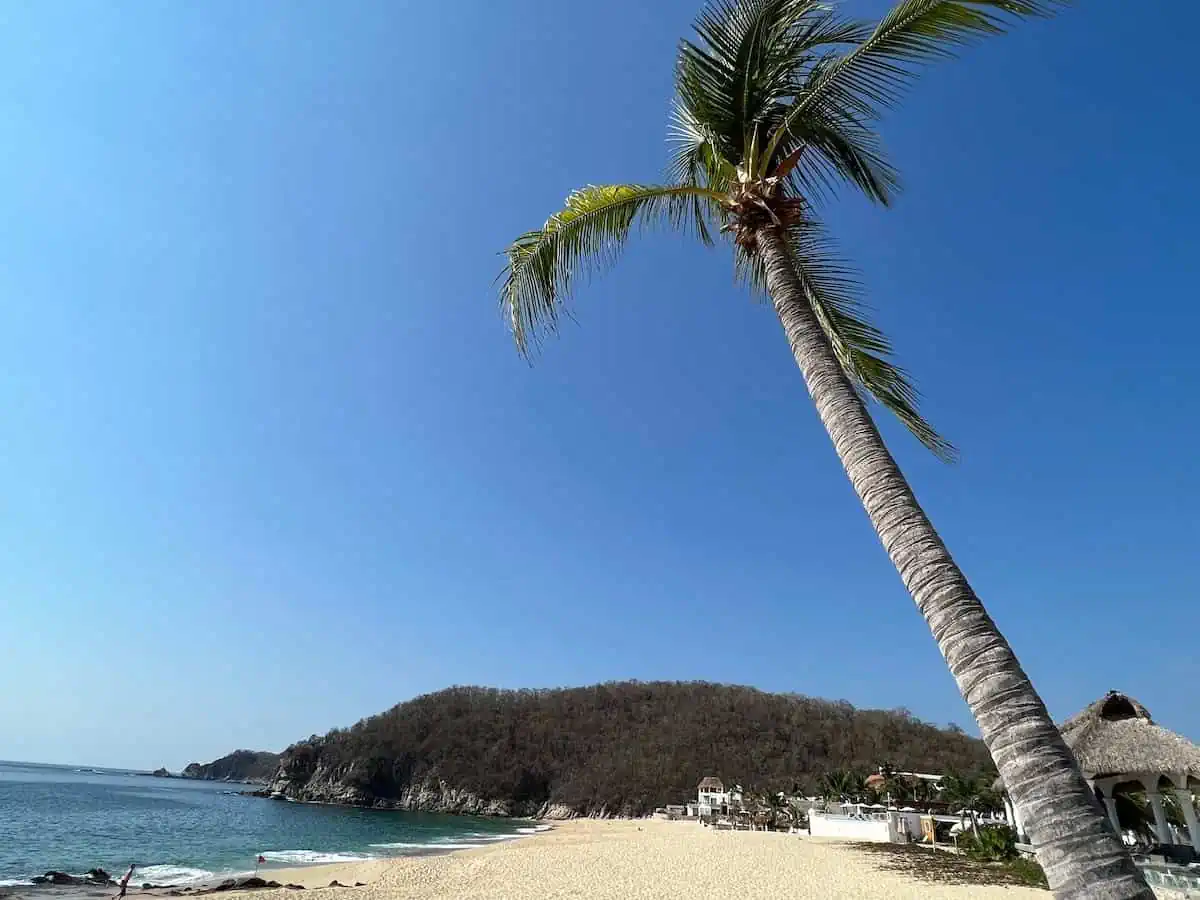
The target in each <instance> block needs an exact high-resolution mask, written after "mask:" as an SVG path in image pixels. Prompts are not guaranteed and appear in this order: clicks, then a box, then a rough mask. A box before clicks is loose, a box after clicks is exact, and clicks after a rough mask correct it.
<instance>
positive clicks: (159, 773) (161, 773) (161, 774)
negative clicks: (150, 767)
mask: <svg viewBox="0 0 1200 900" xmlns="http://www.w3.org/2000/svg"><path fill="white" fill-rule="evenodd" d="M150 774H151V775H153V776H154V777H155V778H174V777H175V776H174V775H172V774H171V773H170V772H168V771H167V770H166V769H155V770H154V771H153V772H151V773H150Z"/></svg>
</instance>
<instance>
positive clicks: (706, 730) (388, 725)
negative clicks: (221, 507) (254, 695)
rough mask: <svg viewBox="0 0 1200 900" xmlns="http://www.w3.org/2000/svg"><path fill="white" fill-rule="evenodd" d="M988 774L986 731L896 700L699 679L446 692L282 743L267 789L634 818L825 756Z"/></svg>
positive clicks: (777, 777) (792, 785)
mask: <svg viewBox="0 0 1200 900" xmlns="http://www.w3.org/2000/svg"><path fill="white" fill-rule="evenodd" d="M885 762H886V763H889V764H891V765H895V766H896V767H897V768H904V769H907V770H910V771H924V772H930V771H959V772H965V773H975V772H986V771H988V770H989V769H990V768H991V760H990V758H989V756H988V753H987V749H986V748H985V747H984V746H983V743H982V742H981V741H979V740H977V739H975V738H971V737H968V736H967V735H965V734H963V733H961V731H956V730H953V729H940V728H938V727H936V726H934V725H931V724H928V723H926V722H921V721H920V720H918V719H915V718H914V717H913V716H912V715H911V714H909V713H908V712H907V711H905V710H892V711H885V710H857V709H855V708H854V707H853V706H851V705H850V704H849V703H845V702H838V703H833V702H829V701H826V700H817V699H813V698H810V697H803V696H800V695H796V694H768V693H765V692H763V691H758V690H755V689H753V688H747V687H737V686H730V685H718V684H708V683H704V682H690V683H680V682H657V683H639V682H623V683H612V684H603V685H596V686H593V687H586V688H568V689H558V690H538V691H501V690H495V689H491V688H451V689H449V690H445V691H440V692H438V693H436V694H428V695H425V696H422V697H417V698H416V699H414V700H410V701H408V702H406V703H402V704H400V705H399V706H396V707H394V708H393V709H391V710H389V711H388V712H385V713H382V714H381V715H377V716H372V717H370V718H368V719H364V720H363V721H361V722H359V723H358V724H357V725H355V726H354V727H353V728H349V729H335V730H334V731H331V732H330V733H329V734H327V735H326V736H324V737H315V736H314V737H312V738H309V739H308V740H307V741H302V742H300V743H298V744H294V745H292V746H291V747H289V748H288V749H287V750H286V751H285V752H284V754H283V755H282V757H281V758H280V763H279V768H278V770H277V771H276V772H275V775H274V777H273V778H272V779H271V781H270V782H269V784H268V785H267V790H268V792H269V793H270V794H272V795H273V796H281V797H283V798H285V799H289V800H298V801H311V802H319V803H337V804H347V805H353V806H368V807H376V808H397V809H410V810H423V811H430V812H445V813H467V814H473V815H492V816H520V817H529V818H549V819H562V818H571V817H574V816H594V817H606V816H637V815H646V814H648V813H650V812H651V811H652V810H653V809H654V808H655V807H658V806H664V805H666V804H667V803H677V802H679V801H681V800H682V799H684V798H687V797H693V796H695V792H696V785H697V783H699V781H700V779H701V778H703V777H704V776H706V775H711V774H714V773H715V774H719V775H720V776H721V777H722V778H726V779H729V780H734V781H739V782H742V783H748V784H753V785H756V786H758V787H759V788H760V789H769V790H784V791H806V792H808V791H812V790H814V789H815V788H816V785H817V782H818V780H819V778H820V777H821V776H822V775H823V774H824V773H826V772H828V771H829V770H831V769H834V768H856V769H859V770H867V771H869V770H871V769H873V768H874V767H875V766H878V765H881V764H883V763H885Z"/></svg>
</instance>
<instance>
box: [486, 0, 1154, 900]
mask: <svg viewBox="0 0 1200 900" xmlns="http://www.w3.org/2000/svg"><path fill="white" fill-rule="evenodd" d="M1058 5H1059V0H900V2H899V3H898V5H897V6H895V8H893V9H892V10H891V11H890V12H889V13H887V15H885V16H884V17H883V19H881V20H880V21H879V22H878V23H877V24H875V25H873V26H872V25H864V24H862V23H860V22H857V21H852V20H850V19H847V18H845V17H843V16H842V15H840V14H839V13H838V12H837V11H836V9H835V8H833V7H832V6H831V5H830V4H829V3H828V2H825V0H713V2H710V3H709V5H708V6H706V7H705V8H704V9H703V11H702V12H701V13H700V15H699V17H698V18H697V20H696V22H695V31H696V38H695V39H694V40H685V41H683V42H682V43H681V44H680V48H679V53H678V58H677V62H676V67H675V87H676V97H675V111H674V122H673V125H672V134H673V138H674V140H675V145H676V149H675V152H674V155H673V158H672V160H671V165H670V174H671V183H670V184H665V185H647V184H609V185H591V186H588V187H584V188H581V189H579V190H577V191H575V192H574V193H572V194H571V195H570V196H569V197H568V198H567V201H566V206H565V208H563V209H562V210H560V211H559V212H557V213H555V214H554V215H552V216H551V217H550V218H549V219H547V220H546V222H545V224H544V225H543V226H542V227H541V228H538V229H535V230H533V231H530V232H527V233H525V234H523V235H521V236H520V237H518V238H517V239H516V240H515V241H514V242H513V243H512V245H511V246H510V247H509V248H508V250H507V252H506V255H507V261H508V263H507V267H506V270H505V272H504V273H503V276H502V285H501V293H502V300H503V303H504V305H505V308H506V312H507V314H508V316H509V319H510V321H511V325H512V330H513V335H514V338H515V340H516V343H517V346H518V348H519V349H520V350H521V351H523V352H529V350H530V349H531V347H532V346H533V345H534V344H536V342H537V341H538V339H539V336H540V335H541V334H543V333H545V332H548V331H551V332H552V331H553V330H554V329H555V328H556V325H557V322H558V320H559V317H560V315H561V314H562V308H563V303H564V301H565V300H566V299H567V297H568V296H569V294H570V293H571V290H572V288H573V287H574V285H575V283H576V280H577V278H578V277H579V276H581V275H584V274H586V273H587V272H588V271H589V270H592V271H595V270H597V269H599V268H603V267H604V266H606V265H607V264H609V263H611V262H612V261H613V260H614V258H615V257H616V255H617V254H618V252H619V251H620V250H621V248H622V247H623V246H624V244H625V242H626V240H627V239H628V238H629V236H630V234H631V233H632V232H633V230H634V225H635V224H638V223H642V224H666V225H668V226H671V227H674V228H690V229H691V230H692V231H693V232H694V233H695V235H696V236H697V237H698V238H699V240H701V241H702V242H704V243H706V244H710V243H713V242H714V239H715V238H717V237H725V236H728V237H729V238H731V239H732V241H733V249H734V256H735V263H736V268H737V271H738V272H739V273H741V275H743V276H744V277H745V278H746V279H747V280H748V281H749V282H750V283H751V284H752V285H753V286H754V287H756V288H758V289H760V290H763V291H765V292H766V293H767V294H768V295H769V296H770V298H771V301H772V303H773V306H774V310H775V312H776V314H777V315H778V317H779V321H780V324H781V325H782V326H783V330H784V334H785V336H786V337H787V341H788V345H789V347H790V348H791V351H792V355H793V356H794V357H795V360H796V363H797V365H798V366H799V368H800V371H801V374H802V375H803V377H804V381H805V383H806V385H807V388H808V391H809V393H810V395H811V396H812V399H813V401H814V403H815V405H816V408H817V413H818V415H819V416H820V418H821V421H822V422H823V423H824V425H825V427H826V430H827V431H828V432H829V435H830V437H831V438H832V440H833V444H834V447H835V449H836V451H837V454H838V456H839V458H840V460H841V462H842V465H843V467H844V468H845V470H846V473H847V475H848V476H849V478H850V481H851V484H852V485H853V487H854V489H855V491H856V492H857V494H858V496H859V498H860V500H861V501H862V503H863V506H864V507H865V509H866V512H867V515H868V516H869V518H870V520H871V523H872V525H873V526H874V527H875V530H876V532H877V533H878V535H879V538H880V540H881V541H882V542H883V545H884V548H885V549H886V551H887V553H888V555H889V557H890V558H891V560H892V562H893V564H894V565H895V566H896V568H897V570H898V571H899V573H900V576H901V578H902V579H903V581H904V584H905V586H906V587H907V588H908V590H909V592H910V593H911V594H912V596H913V599H914V600H915V601H916V604H917V606H918V608H919V609H920V611H921V613H922V614H923V615H924V617H925V619H926V621H927V622H928V624H929V627H930V629H931V630H932V632H933V635H934V637H935V639H936V640H937V643H938V646H939V648H940V650H941V651H942V654H943V655H944V656H945V658H946V660H947V663H948V665H949V667H950V671H951V673H952V674H953V675H954V678H955V680H956V682H957V684H958V687H959V690H960V691H961V693H962V695H963V697H964V698H965V699H966V701H967V703H968V705H969V706H970V708H971V711H972V713H973V714H974V716H975V719H976V721H977V722H978V724H979V729H980V732H981V734H982V736H983V739H984V741H985V742H986V743H987V746H988V748H989V750H990V752H991V754H992V757H993V759H994V760H995V762H996V765H997V767H998V769H999V771H1000V773H1001V775H1002V776H1003V778H1004V782H1005V784H1006V786H1007V787H1008V791H1009V794H1010V796H1011V797H1012V799H1013V803H1014V804H1015V805H1016V807H1017V808H1018V809H1019V810H1020V811H1021V812H1022V814H1023V817H1024V820H1025V821H1026V822H1028V823H1029V832H1030V835H1031V837H1032V839H1033V841H1034V843H1035V845H1036V847H1037V853H1038V859H1039V861H1040V862H1041V863H1042V866H1043V867H1044V869H1045V870H1046V875H1047V878H1048V880H1049V883H1050V885H1051V887H1052V888H1053V889H1054V890H1055V891H1056V892H1057V893H1058V894H1059V896H1062V897H1082V896H1085V895H1086V896H1087V897H1089V898H1093V897H1149V896H1151V895H1150V892H1149V889H1148V888H1147V887H1146V885H1145V882H1144V880H1143V879H1142V877H1141V875H1140V874H1139V872H1138V870H1137V869H1136V868H1135V867H1134V865H1133V862H1132V860H1131V859H1130V857H1129V855H1128V853H1127V852H1126V851H1125V848H1124V846H1123V845H1122V844H1121V842H1120V841H1119V840H1118V839H1117V837H1116V835H1115V834H1114V833H1113V832H1112V830H1111V828H1110V826H1109V823H1108V822H1107V820H1106V817H1105V815H1104V813H1103V812H1102V811H1101V810H1100V808H1099V805H1098V804H1097V802H1096V800H1095V797H1094V796H1093V795H1092V793H1091V791H1090V790H1089V789H1088V787H1087V785H1086V783H1085V782H1084V780H1083V777H1082V775H1081V774H1080V771H1079V768H1078V766H1077V765H1076V763H1075V760H1074V758H1073V757H1072V756H1071V753H1070V751H1069V750H1068V749H1067V747H1066V745H1065V744H1064V743H1063V740H1062V736H1061V735H1060V734H1059V732H1058V729H1057V728H1055V726H1054V723H1053V721H1052V720H1051V719H1050V715H1049V713H1048V712H1047V711H1046V707H1045V705H1044V704H1043V702H1042V700H1041V698H1040V697H1039V696H1038V694H1037V692H1036V691H1035V690H1034V687H1033V685H1032V684H1031V682H1030V680H1029V678H1028V676H1027V675H1026V674H1025V672H1024V671H1023V669H1022V668H1021V666H1020V664H1019V663H1018V661H1017V659H1016V656H1015V655H1014V653H1013V651H1012V649H1011V647H1010V646H1009V644H1008V642H1007V641H1006V640H1005V638H1004V636H1003V635H1002V634H1001V633H1000V631H999V629H998V628H997V627H996V625H995V623H994V622H993V621H992V619H991V618H990V616H989V615H988V613H987V611H986V610H985V609H984V607H983V604H982V602H981V601H980V600H979V598H978V597H977V596H976V595H975V592H974V591H973V590H972V588H971V586H970V584H969V583H968V582H967V579H966V577H965V576H964V574H963V573H962V571H961V570H960V569H959V568H958V566H957V565H956V564H955V562H954V560H953V558H952V557H951V556H950V553H949V551H948V550H947V549H946V547H945V545H944V544H943V542H942V539H941V538H940V537H939V535H938V533H937V531H936V530H935V529H934V527H933V525H932V523H931V522H930V521H929V519H928V517H927V516H926V515H925V512H924V511H923V510H922V508H921V506H920V505H919V504H918V502H917V500H916V497H915V496H914V494H913V491H912V489H911V487H910V486H909V484H908V482H907V481H906V480H905V478H904V475H903V474H902V473H901V471H900V469H899V467H898V466H897V464H896V461H895V460H894V459H893V457H892V455H891V453H890V452H889V451H888V449H887V447H886V446H885V445H884V442H883V439H882V438H881V437H880V434H879V431H878V429H877V428H876V426H875V423H874V421H873V420H872V418H871V415H870V413H869V412H868V409H867V406H866V402H867V399H868V398H869V397H873V398H874V399H875V400H876V401H878V402H879V403H880V404H882V405H883V406H884V407H886V408H887V409H889V410H890V411H891V412H892V413H894V414H895V415H896V416H898V417H899V419H900V420H901V421H902V422H903V423H904V424H905V425H906V426H907V427H908V428H909V430H910V431H912V433H913V434H914V435H915V436H916V437H917V439H918V440H920V441H921V443H923V444H924V445H925V446H926V447H928V448H929V449H930V450H931V451H932V452H933V453H935V454H936V455H938V456H939V457H942V458H950V457H951V456H952V455H953V452H954V451H953V448H952V447H951V445H950V444H949V443H948V442H947V441H946V440H945V439H944V438H943V437H942V436H941V435H939V434H938V433H937V431H935V430H934V428H933V427H932V426H931V425H930V424H929V423H928V422H926V421H925V419H924V418H923V417H922V416H921V414H920V412H919V411H918V408H917V394H916V391H915V389H914V387H913V385H912V383H911V382H910V381H909V380H908V378H907V376H906V375H905V373H904V372H903V370H901V369H900V368H899V367H897V366H896V364H895V363H894V362H892V360H891V346H890V344H889V342H888V340H887V338H886V337H885V336H884V335H883V334H882V333H881V332H880V331H879V330H878V329H877V328H876V327H875V326H873V325H872V324H871V323H870V322H869V321H868V320H867V319H866V318H865V317H864V314H863V310H862V308H861V306H860V290H859V285H858V283H857V281H856V278H855V275H854V273H853V272H852V271H851V269H850V268H849V267H848V266H847V265H846V264H845V263H844V262H843V261H841V260H840V259H839V258H838V257H837V254H836V253H835V252H834V251H833V249H832V247H831V245H830V241H829V239H828V237H827V235H826V234H825V232H824V230H823V228H822V226H821V223H820V222H819V221H818V219H817V217H816V213H815V207H814V200H815V199H816V198H818V197H820V196H822V195H825V194H828V193H829V191H830V189H831V188H833V187H834V186H835V185H837V184H839V183H848V184H850V185H851V186H853V187H855V188H858V189H859V190H861V191H862V192H863V193H864V194H866V196H867V197H869V198H870V199H872V200H874V201H877V202H879V203H882V204H887V203H889V202H890V201H891V199H892V198H893V196H894V195H895V193H896V190H897V176H896V172H895V170H894V169H893V168H892V167H891V165H890V164H889V163H888V161H887V160H886V158H885V157H884V154H883V150H882V147H881V145H880V141H879V137H878V135H877V133H876V131H875V126H876V123H877V122H878V120H879V119H880V117H881V116H882V114H883V113H884V112H885V111H886V110H887V109H889V108H890V107H892V106H893V105H894V104H895V103H896V102H897V101H898V100H899V99H900V97H901V96H902V94H903V92H904V90H905V88H906V87H907V86H908V84H909V83H910V82H911V81H912V79H913V77H914V76H915V75H916V73H917V72H918V71H919V70H920V68H921V67H922V66H923V65H924V64H926V63H928V62H931V61H934V60H939V59H943V58H945V57H947V56H950V55H952V53H953V51H954V49H955V48H956V47H958V46H960V45H963V44H967V43H970V42H972V41H973V40H976V39H978V38H982V37H986V36H989V35H993V34H998V33H1000V32H1002V31H1003V30H1004V29H1005V27H1006V25H1007V24H1008V23H1009V22H1010V21H1012V20H1016V19H1019V18H1024V17H1030V16H1036V15H1042V14H1049V13H1051V12H1052V11H1053V10H1054V8H1055V7H1056V6H1058ZM972 99H974V98H972Z"/></svg>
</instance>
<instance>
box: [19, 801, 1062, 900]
mask: <svg viewBox="0 0 1200 900" xmlns="http://www.w3.org/2000/svg"><path fill="white" fill-rule="evenodd" d="M542 824H546V825H548V824H549V823H542ZM523 837H530V838H537V840H521V839H512V840H503V841H493V842H491V843H485V844H481V845H479V846H475V847H471V848H457V849H449V848H448V849H447V850H446V851H445V852H436V851H435V852H432V853H428V852H427V853H418V854H414V855H405V856H393V857H386V858H379V859H363V860H353V861H345V862H338V863H330V864H317V865H303V866H280V867H278V868H270V869H261V868H260V871H259V877H260V878H264V879H267V880H274V881H277V882H279V883H280V884H281V885H284V884H288V883H291V884H295V885H301V886H302V887H303V888H304V890H305V891H317V892H319V893H321V894H322V897H326V898H330V900H332V897H333V896H336V894H337V893H338V892H341V891H345V890H347V889H349V894H348V896H347V897H346V898H345V900H528V898H530V897H537V898H539V900H578V898H580V897H587V898H588V900H696V898H697V897H718V896H719V897H725V896H732V895H734V894H737V895H746V896H754V897H783V896H787V897H789V898H791V900H864V898H879V900H967V898H970V900H1048V898H1049V897H1050V895H1049V893H1048V892H1046V891H1044V890H1042V889H1038V888H1031V887H1024V886H1012V885H1002V884H1000V883H998V882H996V881H995V880H994V879H989V878H988V872H987V871H986V870H987V867H986V866H983V865H982V864H973V863H970V862H969V861H965V860H962V859H961V858H960V857H957V856H953V855H950V854H947V855H946V856H947V857H948V858H946V859H942V858H940V857H939V858H938V860H937V861H938V863H939V865H938V866H932V867H930V866H924V865H916V866H914V865H913V863H914V862H916V863H920V862H922V860H924V853H922V851H920V850H914V849H912V848H910V849H909V850H908V851H907V854H901V857H905V856H906V857H907V858H898V857H897V855H896V853H894V852H893V853H878V852H872V850H875V849H878V848H879V847H881V846H882V845H862V844H854V843H850V842H845V841H839V840H834V839H825V838H812V837H809V836H807V835H796V834H786V833H782V832H742V831H730V832H726V831H716V830H714V829H702V828H700V827H699V826H697V825H696V824H695V823H692V822H669V821H664V820H661V819H653V818H650V819H632V820H629V819H626V820H611V819H605V820H597V819H573V820H567V821H563V822H555V823H554V824H553V825H552V826H550V827H549V828H548V829H547V830H543V831H540V832H538V833H535V834H528V835H523ZM887 846H888V847H890V846H891V845H887ZM938 852H940V851H934V850H928V851H925V853H929V854H933V853H938ZM914 856H916V857H921V859H920V860H917V859H914V858H912V857H914ZM933 859H934V858H933V857H932V856H930V857H929V859H928V860H924V861H926V862H931V861H933ZM952 860H953V862H952ZM938 868H940V869H943V870H946V871H945V873H944V875H943V877H938V873H933V874H932V875H930V874H929V873H928V870H929V869H938ZM922 870H925V871H922ZM950 870H953V871H950ZM334 881H336V882H337V883H338V884H337V886H336V887H335V886H332V882H334ZM49 891H53V892H54V894H55V896H56V897H61V896H63V891H67V892H73V889H71V888H57V889H55V888H48V889H43V890H37V891H34V890H30V891H28V892H21V893H22V894H24V895H25V897H24V898H22V900H25V898H30V900H32V897H33V896H34V895H36V896H37V900H47V898H48V897H49ZM3 893H4V892H3V891H0V894H3ZM81 893H82V892H81ZM113 893H114V889H113V888H111V887H109V888H107V889H105V888H92V889H90V891H88V892H87V893H86V894H85V895H86V896H87V897H89V898H91V900H99V898H100V897H111V896H112V895H113ZM220 893H230V894H235V895H237V897H238V898H239V900H247V898H249V897H254V898H256V900H259V898H261V900H297V898H296V894H297V893H298V891H297V890H295V889H292V890H288V889H287V888H285V887H280V888H278V889H270V888H261V887H260V888H255V889H252V890H237V889H233V890H227V891H226V890H223V891H220ZM199 895H201V891H200V890H197V889H196V888H195V887H192V888H191V889H185V888H183V887H179V888H163V889H154V890H142V889H140V888H139V889H134V890H131V891H130V892H129V897H130V898H132V900H138V898H145V900H151V898H159V897H166V896H170V897H184V898H187V897H191V896H199Z"/></svg>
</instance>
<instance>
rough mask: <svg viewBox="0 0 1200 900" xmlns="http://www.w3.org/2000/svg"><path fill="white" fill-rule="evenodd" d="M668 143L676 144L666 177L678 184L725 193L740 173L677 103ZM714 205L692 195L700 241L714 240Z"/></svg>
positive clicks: (705, 130) (708, 135) (687, 111)
mask: <svg viewBox="0 0 1200 900" xmlns="http://www.w3.org/2000/svg"><path fill="white" fill-rule="evenodd" d="M667 140H668V143H670V144H673V145H674V152H673V153H672V154H671V162H670V164H669V165H668V167H667V176H668V178H670V180H671V181H672V182H674V183H675V184H678V185H691V186H694V187H701V188H706V189H708V190H711V191H716V192H718V193H722V194H723V193H725V192H726V191H728V190H729V188H730V186H731V185H732V184H733V181H734V179H735V178H736V177H737V173H736V172H734V170H733V167H732V166H731V165H730V164H729V163H728V162H727V161H726V160H725V159H724V158H723V157H722V156H721V155H720V153H719V152H718V151H717V148H716V144H715V141H714V140H713V135H712V134H711V133H710V132H709V131H708V130H707V129H706V128H705V127H704V126H703V125H701V124H700V123H699V122H698V121H696V119H695V117H694V116H693V115H692V114H691V112H690V111H689V110H688V109H686V108H685V107H683V106H681V105H679V104H678V103H676V106H675V109H674V110H673V111H672V115H671V124H670V126H669V129H668V137H667ZM713 212H714V210H713V207H712V204H709V203H707V202H706V200H705V198H702V197H700V196H694V197H692V217H693V221H694V222H695V226H696V233H697V235H698V236H699V238H700V240H701V242H703V243H704V244H706V245H709V246H711V245H712V243H713V239H712V234H711V231H710V226H713V225H716V224H717V223H716V221H715V219H714V218H713Z"/></svg>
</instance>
